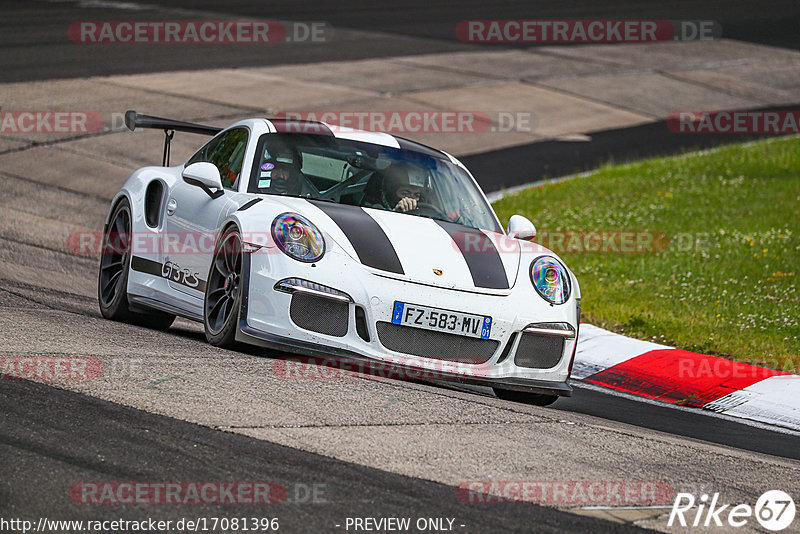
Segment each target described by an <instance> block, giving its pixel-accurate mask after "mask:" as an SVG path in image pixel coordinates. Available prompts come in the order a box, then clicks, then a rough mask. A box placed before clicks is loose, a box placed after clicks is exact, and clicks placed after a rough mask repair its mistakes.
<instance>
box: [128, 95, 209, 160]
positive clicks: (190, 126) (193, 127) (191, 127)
mask: <svg viewBox="0 0 800 534" xmlns="http://www.w3.org/2000/svg"><path fill="white" fill-rule="evenodd" d="M125 126H127V127H128V129H129V130H130V131H134V130H136V128H153V129H156V130H164V157H163V160H162V162H161V165H162V166H163V167H168V166H169V145H170V141H172V137H173V136H174V135H175V132H188V133H195V134H200V135H212V136H213V135H217V134H218V133H219V132H221V131H222V128H218V127H216V126H206V125H204V124H195V123H193V122H183V121H176V120H172V119H164V118H161V117H152V116H150V115H142V114H140V113H136V112H135V111H134V110H132V109H129V110H128V111H126V112H125Z"/></svg>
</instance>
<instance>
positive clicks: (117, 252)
mask: <svg viewBox="0 0 800 534" xmlns="http://www.w3.org/2000/svg"><path fill="white" fill-rule="evenodd" d="M131 221H132V218H131V206H130V203H129V202H128V199H127V198H123V199H122V200H121V201H120V202H119V203H118V204H117V206H116V208H114V212H113V214H112V215H111V219H109V223H108V226H106V228H105V231H104V232H103V247H102V250H101V253H100V270H99V273H98V275H97V302H98V304H99V305H100V313H101V314H102V315H103V317H105V318H106V319H110V320H112V321H120V322H123V323H131V324H135V325H138V326H144V327H147V328H154V329H158V330H166V329H167V328H169V327H170V326H171V325H172V323H173V321H175V316H174V315H171V314H169V313H164V312H161V311H158V310H152V311H148V312H147V313H139V312H134V311H132V310H131V308H130V304H129V302H128V291H127V288H128V272H129V270H130V265H131V250H130V248H131V246H130V234H131Z"/></svg>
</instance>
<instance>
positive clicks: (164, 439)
mask: <svg viewBox="0 0 800 534" xmlns="http://www.w3.org/2000/svg"><path fill="white" fill-rule="evenodd" d="M348 4H353V5H352V6H350V5H348ZM639 4H641V5H640V6H639V7H640V8H639V10H638V11H637V15H638V16H639V17H641V18H657V17H660V18H666V19H704V18H708V19H714V20H717V21H720V22H721V24H722V26H723V27H724V28H725V29H726V36H727V37H731V38H734V39H740V40H743V41H750V42H755V43H762V44H770V45H774V46H782V47H787V48H795V49H796V48H797V47H798V46H800V32H797V27H798V22H799V21H800V5H798V3H797V2H772V3H770V4H769V5H764V3H763V2H750V1H747V2H736V3H735V4H733V3H732V2H729V1H726V2H723V1H715V2H707V3H702V4H701V3H697V2H689V1H682V2H677V3H673V4H672V5H670V6H669V8H666V7H664V8H659V7H656V6H655V5H652V6H651V5H650V3H649V2H639ZM126 5H127V6H128V7H125V6H126ZM366 5H368V6H369V8H364V7H363V6H366ZM137 6H138V7H137ZM120 10H127V11H125V13H126V16H128V17H130V18H137V19H142V20H170V19H171V18H172V19H174V18H177V17H183V18H187V17H189V18H192V17H197V18H204V19H206V18H207V19H213V18H214V17H222V16H223V15H221V14H220V10H219V9H218V8H214V7H213V6H212V3H211V2H189V1H188V0H185V1H184V0H181V1H177V2H172V3H170V7H168V8H167V7H159V6H156V5H154V4H148V5H146V6H143V7H142V6H140V5H139V4H135V3H126V2H90V1H80V2H78V1H76V2H72V1H65V2H60V1H54V2H26V1H22V0H6V1H5V2H3V5H2V8H0V13H2V15H3V16H2V18H0V20H2V22H0V28H2V31H0V82H12V81H15V82H16V81H26V82H27V81H36V80H45V79H53V78H81V77H86V76H91V75H106V74H116V73H130V72H156V71H172V70H181V69H200V68H211V67H223V66H241V67H244V66H251V65H275V64H283V63H310V62H315V61H322V60H331V59H357V58H366V57H371V58H374V57H389V56H398V55H412V54H417V53H420V54H421V53H431V52H444V51H453V50H461V49H465V47H466V46H467V45H465V44H464V43H460V42H459V41H457V40H456V39H455V38H454V35H453V33H452V29H453V27H454V25H455V24H456V23H457V22H458V21H459V20H463V19H468V18H525V17H536V18H548V17H550V18H557V17H563V18H566V17H581V18H589V17H606V18H614V17H617V18H625V17H626V16H628V17H630V16H632V15H631V11H632V10H633V8H632V7H631V5H630V3H627V2H606V3H603V6H602V7H600V6H598V5H595V4H594V3H591V2H577V3H571V4H567V3H553V4H548V5H547V6H542V5H536V4H534V3H532V2H523V1H520V2H504V3H502V4H497V5H494V6H491V5H488V4H487V3H486V2H477V1H476V2H469V3H466V4H463V3H462V4H460V5H456V4H455V3H448V2H430V1H426V2H416V3H411V4H406V5H405V6H401V5H400V4H398V3H390V2H379V3H369V4H366V3H363V4H362V3H360V2H344V3H341V2H337V3H326V2H319V1H316V0H315V1H313V2H312V1H307V2H298V3H288V2H284V3H278V2H270V3H264V2H255V1H252V0H248V1H238V2H230V3H228V4H226V10H227V11H226V13H224V16H225V17H226V18H236V17H265V18H271V19H280V20H325V21H328V22H330V24H332V26H333V27H334V28H335V29H336V31H337V32H338V34H337V35H338V38H337V39H336V40H334V41H333V42H331V43H324V44H308V45H303V46H296V47H295V46H282V45H275V46H274V47H267V48H266V49H259V50H257V51H254V49H253V48H252V47H239V48H237V47H236V46H233V45H231V46H228V47H221V46H209V48H208V49H206V50H204V51H203V53H202V54H200V53H198V52H197V47H187V48H186V50H181V49H180V47H177V49H169V50H166V49H164V48H158V47H154V48H153V49H152V50H150V51H145V52H142V49H141V48H138V47H137V48H131V49H130V50H129V49H127V48H125V47H118V48H115V47H111V48H110V49H108V48H104V49H102V50H101V49H97V50H89V49H87V48H80V47H69V46H65V45H68V44H69V42H68V40H67V39H66V36H65V35H64V31H63V28H64V27H65V26H66V25H68V24H69V23H70V22H71V21H75V20H106V19H107V20H113V19H118V18H120V16H121V15H120ZM752 13H756V14H757V15H756V16H753V15H751V14H752ZM365 41H366V44H365ZM470 49H474V48H470ZM87 50H88V51H87ZM0 106H2V102H0ZM787 109H796V106H794V107H792V106H787ZM666 131H667V130H666V128H664V125H663V123H652V124H648V125H644V126H634V127H630V128H622V129H617V130H609V131H606V132H600V133H598V134H596V135H593V136H592V139H591V141H588V142H581V141H572V142H570V141H547V142H543V143H535V144H532V145H523V146H517V147H512V148H507V149H502V150H499V151H495V152H492V153H487V154H481V155H473V156H469V157H465V158H463V159H464V161H465V163H466V164H467V165H468V166H469V167H470V168H471V169H473V171H474V172H475V174H476V176H477V177H478V178H479V180H480V181H481V182H482V184H483V185H484V187H485V189H486V190H487V191H495V190H498V189H501V188H503V187H510V186H514V185H520V184H521V183H526V182H528V181H530V180H531V179H540V178H543V177H552V176H558V175H562V174H566V173H572V172H579V171H582V170H585V169H588V168H591V167H592V166H594V165H597V164H599V163H603V162H605V161H608V160H609V159H616V160H621V159H626V158H637V157H644V156H650V155H657V154H663V153H673V152H677V151H681V150H685V149H691V148H698V147H709V146H714V145H716V144H718V143H721V142H732V141H737V140H741V139H743V138H740V137H737V136H719V137H716V136H703V137H702V138H701V137H695V136H692V135H686V136H677V137H676V136H671V137H669V136H668V135H665V132H666ZM669 143H673V144H669ZM499 162H504V164H505V165H508V164H509V163H508V162H511V163H512V165H511V169H510V170H509V172H508V173H506V174H505V175H504V177H503V178H502V179H499V180H497V179H494V178H493V174H492V173H491V170H492V169H494V168H496V167H497V165H498V164H499ZM41 171H42V173H41V174H42V175H41V177H40V178H41V179H37V180H35V181H34V180H31V179H28V178H25V177H21V176H19V175H16V174H14V173H9V172H7V171H6V170H5V169H3V168H0V191H2V193H0V230H2V232H0V332H2V333H0V356H4V357H20V356H44V357H53V358H70V357H89V358H96V359H97V360H99V361H101V362H102V363H103V366H104V370H105V371H104V373H103V375H102V376H101V377H99V378H97V379H95V380H65V381H56V382H53V383H50V384H42V383H37V382H32V381H27V380H2V379H0V458H2V460H0V461H1V462H2V467H0V517H3V518H7V517H18V518H26V519H31V520H34V521H35V520H36V519H37V518H41V517H48V518H50V519H112V518H120V517H121V518H137V519H142V518H146V517H154V518H158V519H163V520H166V519H175V520H177V519H180V518H182V517H212V516H226V517H233V516H243V515H246V516H254V515H255V516H258V517H278V518H279V519H280V522H281V530H282V531H285V532H345V531H346V529H345V528H344V526H343V525H344V524H345V521H346V520H347V518H348V517H350V518H352V517H377V516H380V517H412V518H415V519H416V518H420V517H431V518H440V517H447V518H455V525H456V528H455V529H454V530H455V531H456V532H464V533H472V532H476V533H478V532H500V531H502V532H531V531H535V532H628V531H634V530H641V529H642V528H657V529H660V530H663V529H664V528H665V525H666V523H665V521H664V520H663V517H662V518H659V516H660V515H663V513H664V512H665V511H668V509H669V507H670V506H671V502H662V503H660V504H661V507H660V508H658V509H654V510H653V509H645V510H629V511H628V512H629V513H622V512H621V513H619V514H618V515H616V516H614V515H609V514H604V513H603V512H602V511H593V510H578V509H575V507H570V506H558V503H556V504H555V505H554V506H538V505H535V504H521V503H513V504H497V503H494V504H465V503H463V502H461V501H460V500H459V499H458V497H457V492H456V488H457V487H458V486H459V484H460V483H462V482H464V481H470V480H528V481H585V480H605V481H620V480H628V481H659V482H664V483H667V484H670V485H671V487H672V488H673V489H674V490H675V491H689V492H693V493H696V494H699V493H700V492H701V491H706V492H709V491H710V492H721V493H723V494H724V495H725V497H726V498H727V499H728V500H729V501H731V502H750V503H751V504H753V503H754V502H755V499H757V498H758V496H759V495H761V494H762V493H763V492H764V491H767V490H770V489H776V488H780V489H783V490H785V491H790V492H791V491H795V492H797V490H798V489H799V488H798V480H800V439H799V437H798V434H797V433H790V432H777V431H773V430H770V429H767V428H763V427H759V426H754V425H750V424H745V423H742V422H736V421H733V420H731V419H729V418H722V417H716V416H712V415H709V414H705V413H702V412H699V411H692V410H687V409H680V408H674V407H671V406H666V405H655V404H652V403H644V402H641V401H638V400H635V399H632V398H630V397H625V396H618V395H612V394H609V393H606V392H604V391H602V390H599V389H597V388H591V389H590V388H585V387H582V386H581V385H580V384H577V387H576V391H575V394H574V396H573V397H572V398H570V399H561V400H560V401H559V402H558V403H556V405H554V407H552V408H537V407H532V406H526V405H521V404H515V403H512V402H508V401H502V400H499V399H497V398H495V397H492V396H487V395H484V394H481V393H480V392H474V391H465V390H463V389H456V388H450V387H446V385H445V386H442V385H437V384H427V383H417V382H401V381H393V380H382V379H369V378H365V377H349V378H346V379H343V378H339V379H335V380H314V379H296V380H293V379H286V378H285V377H281V376H280V374H279V373H277V372H276V368H277V367H276V363H277V362H280V360H281V358H284V357H285V356H286V355H285V354H280V353H272V352H264V351H260V350H255V349H253V350H247V351H244V352H232V351H224V350H217V349H214V348H212V347H210V346H209V345H208V344H206V343H205V339H204V336H203V332H202V327H200V326H198V325H196V324H193V323H189V322H187V321H184V320H178V321H177V322H176V324H175V325H174V326H173V327H172V328H171V329H170V330H169V331H167V332H156V331H151V330H147V329H144V328H140V327H136V326H131V325H125V324H120V323H113V322H109V321H105V320H104V319H102V318H101V317H100V313H99V310H98V308H97V303H96V298H95V296H94V293H95V285H96V274H97V259H96V258H94V257H91V256H74V255H70V254H67V253H65V252H64V250H63V248H64V247H63V241H64V240H63V236H64V235H65V231H66V230H65V228H78V229H87V228H90V229H97V230H99V229H100V228H101V227H102V222H103V217H104V216H105V214H106V212H107V209H108V203H109V201H110V198H109V197H108V195H107V194H105V193H104V192H103V191H105V190H106V184H105V183H104V182H103V180H104V177H102V176H94V175H87V176H83V177H80V178H81V181H80V182H78V183H81V184H85V185H84V187H83V188H82V190H79V189H76V188H75V187H73V186H71V185H68V184H59V183H52V182H51V181H49V180H48V179H47V171H48V169H46V168H43V169H42V170H41ZM86 481H151V482H152V481H276V482H279V483H281V484H283V485H284V486H285V487H286V488H287V491H288V494H287V499H286V501H285V502H282V503H280V504H273V505H269V506H260V507H254V506H247V505H236V506H230V505H218V506H199V505H185V506H175V505H100V506H93V505H87V504H76V503H74V502H73V501H71V500H70V497H69V489H70V487H72V486H73V485H74V484H75V483H78V482H86ZM315 485H316V486H315ZM313 487H317V488H319V491H320V494H319V496H318V497H317V498H311V497H309V493H308V490H309V488H313ZM559 508H561V509H559ZM608 519H613V520H614V521H616V522H611V521H608ZM634 522H635V524H633V523H634ZM640 527H642V528H640Z"/></svg>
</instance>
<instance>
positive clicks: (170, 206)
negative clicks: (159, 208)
mask: <svg viewBox="0 0 800 534" xmlns="http://www.w3.org/2000/svg"><path fill="white" fill-rule="evenodd" d="M177 208H178V201H177V200H175V199H174V198H171V199H169V202H167V215H172V214H173V213H175V210H176V209H177Z"/></svg>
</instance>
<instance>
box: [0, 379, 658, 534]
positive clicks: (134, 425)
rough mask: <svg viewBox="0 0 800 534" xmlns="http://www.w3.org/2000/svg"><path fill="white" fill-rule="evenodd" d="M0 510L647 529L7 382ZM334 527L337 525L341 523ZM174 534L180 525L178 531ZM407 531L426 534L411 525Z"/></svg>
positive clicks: (1, 391)
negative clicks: (245, 491)
mask: <svg viewBox="0 0 800 534" xmlns="http://www.w3.org/2000/svg"><path fill="white" fill-rule="evenodd" d="M0 455H1V456H2V457H3V464H4V468H3V477H2V479H0V516H2V517H4V518H6V519H8V518H10V517H13V518H17V519H25V520H31V521H32V522H33V523H34V524H36V523H37V522H38V521H39V518H42V517H45V518H47V519H50V520H80V519H84V520H116V519H127V520H143V519H147V518H157V519H158V520H161V521H166V520H172V521H175V522H177V521H178V520H180V519H181V518H191V519H194V518H202V517H205V518H213V517H247V518H251V517H258V518H262V517H267V518H278V520H279V522H280V531H281V532H346V531H347V530H346V527H345V525H346V520H347V518H348V517H351V518H352V517H411V518H413V519H412V524H413V522H415V521H416V519H417V518H452V519H454V520H455V521H454V523H453V524H454V530H455V531H457V532H464V533H471V532H478V533H480V532H499V531H503V532H530V531H531V530H535V531H536V532H553V533H556V532H589V531H593V532H598V531H603V532H643V530H642V529H639V528H636V527H632V526H628V525H619V524H614V523H611V522H608V521H603V520H600V519H595V518H590V517H581V516H578V515H575V514H570V513H567V512H562V511H559V510H556V509H553V508H547V507H542V506H537V505H533V504H529V503H502V504H500V503H494V504H466V503H463V502H462V501H460V500H459V499H458V498H457V496H456V492H455V488H453V487H451V486H446V485H444V484H436V483H434V482H429V481H426V480H421V479H418V478H411V477H405V476H401V475H396V474H393V473H389V472H385V471H380V470H377V469H372V468H368V467H363V466H360V465H357V464H352V463H345V462H341V461H338V460H334V459H331V458H327V457H324V456H320V455H316V454H311V453H307V452H302V451H298V450H296V449H292V448H289V447H283V446H280V445H275V444H272V443H269V442H266V441H262V440H257V439H253V438H248V437H245V436H241V435H237V434H231V433H228V432H219V431H215V430H211V429H209V428H206V427H202V426H199V425H193V424H190V423H186V422H183V421H180V420H177V419H170V418H168V417H163V416H158V415H153V414H150V413H147V412H144V411H141V410H135V409H132V408H128V407H125V406H120V405H118V404H114V403H110V402H105V401H102V400H100V399H96V398H93V397H89V396H85V395H81V394H78V393H72V392H69V391H64V390H60V389H55V388H51V387H48V386H45V385H42V384H37V383H34V382H29V381H26V380H0ZM91 481H116V482H157V481H183V482H220V481H250V482H277V483H279V484H282V485H283V487H284V488H285V489H286V500H285V501H283V502H280V503H273V504H239V505H231V504H217V505H205V504H204V505H200V504H188V505H175V504H137V505H96V504H77V503H75V502H74V501H73V500H71V498H70V496H69V489H70V487H71V486H72V485H73V484H76V483H80V482H91ZM337 525H338V526H337ZM175 530H177V529H173V531H175ZM409 532H420V530H417V529H416V528H413V529H411V530H409Z"/></svg>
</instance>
